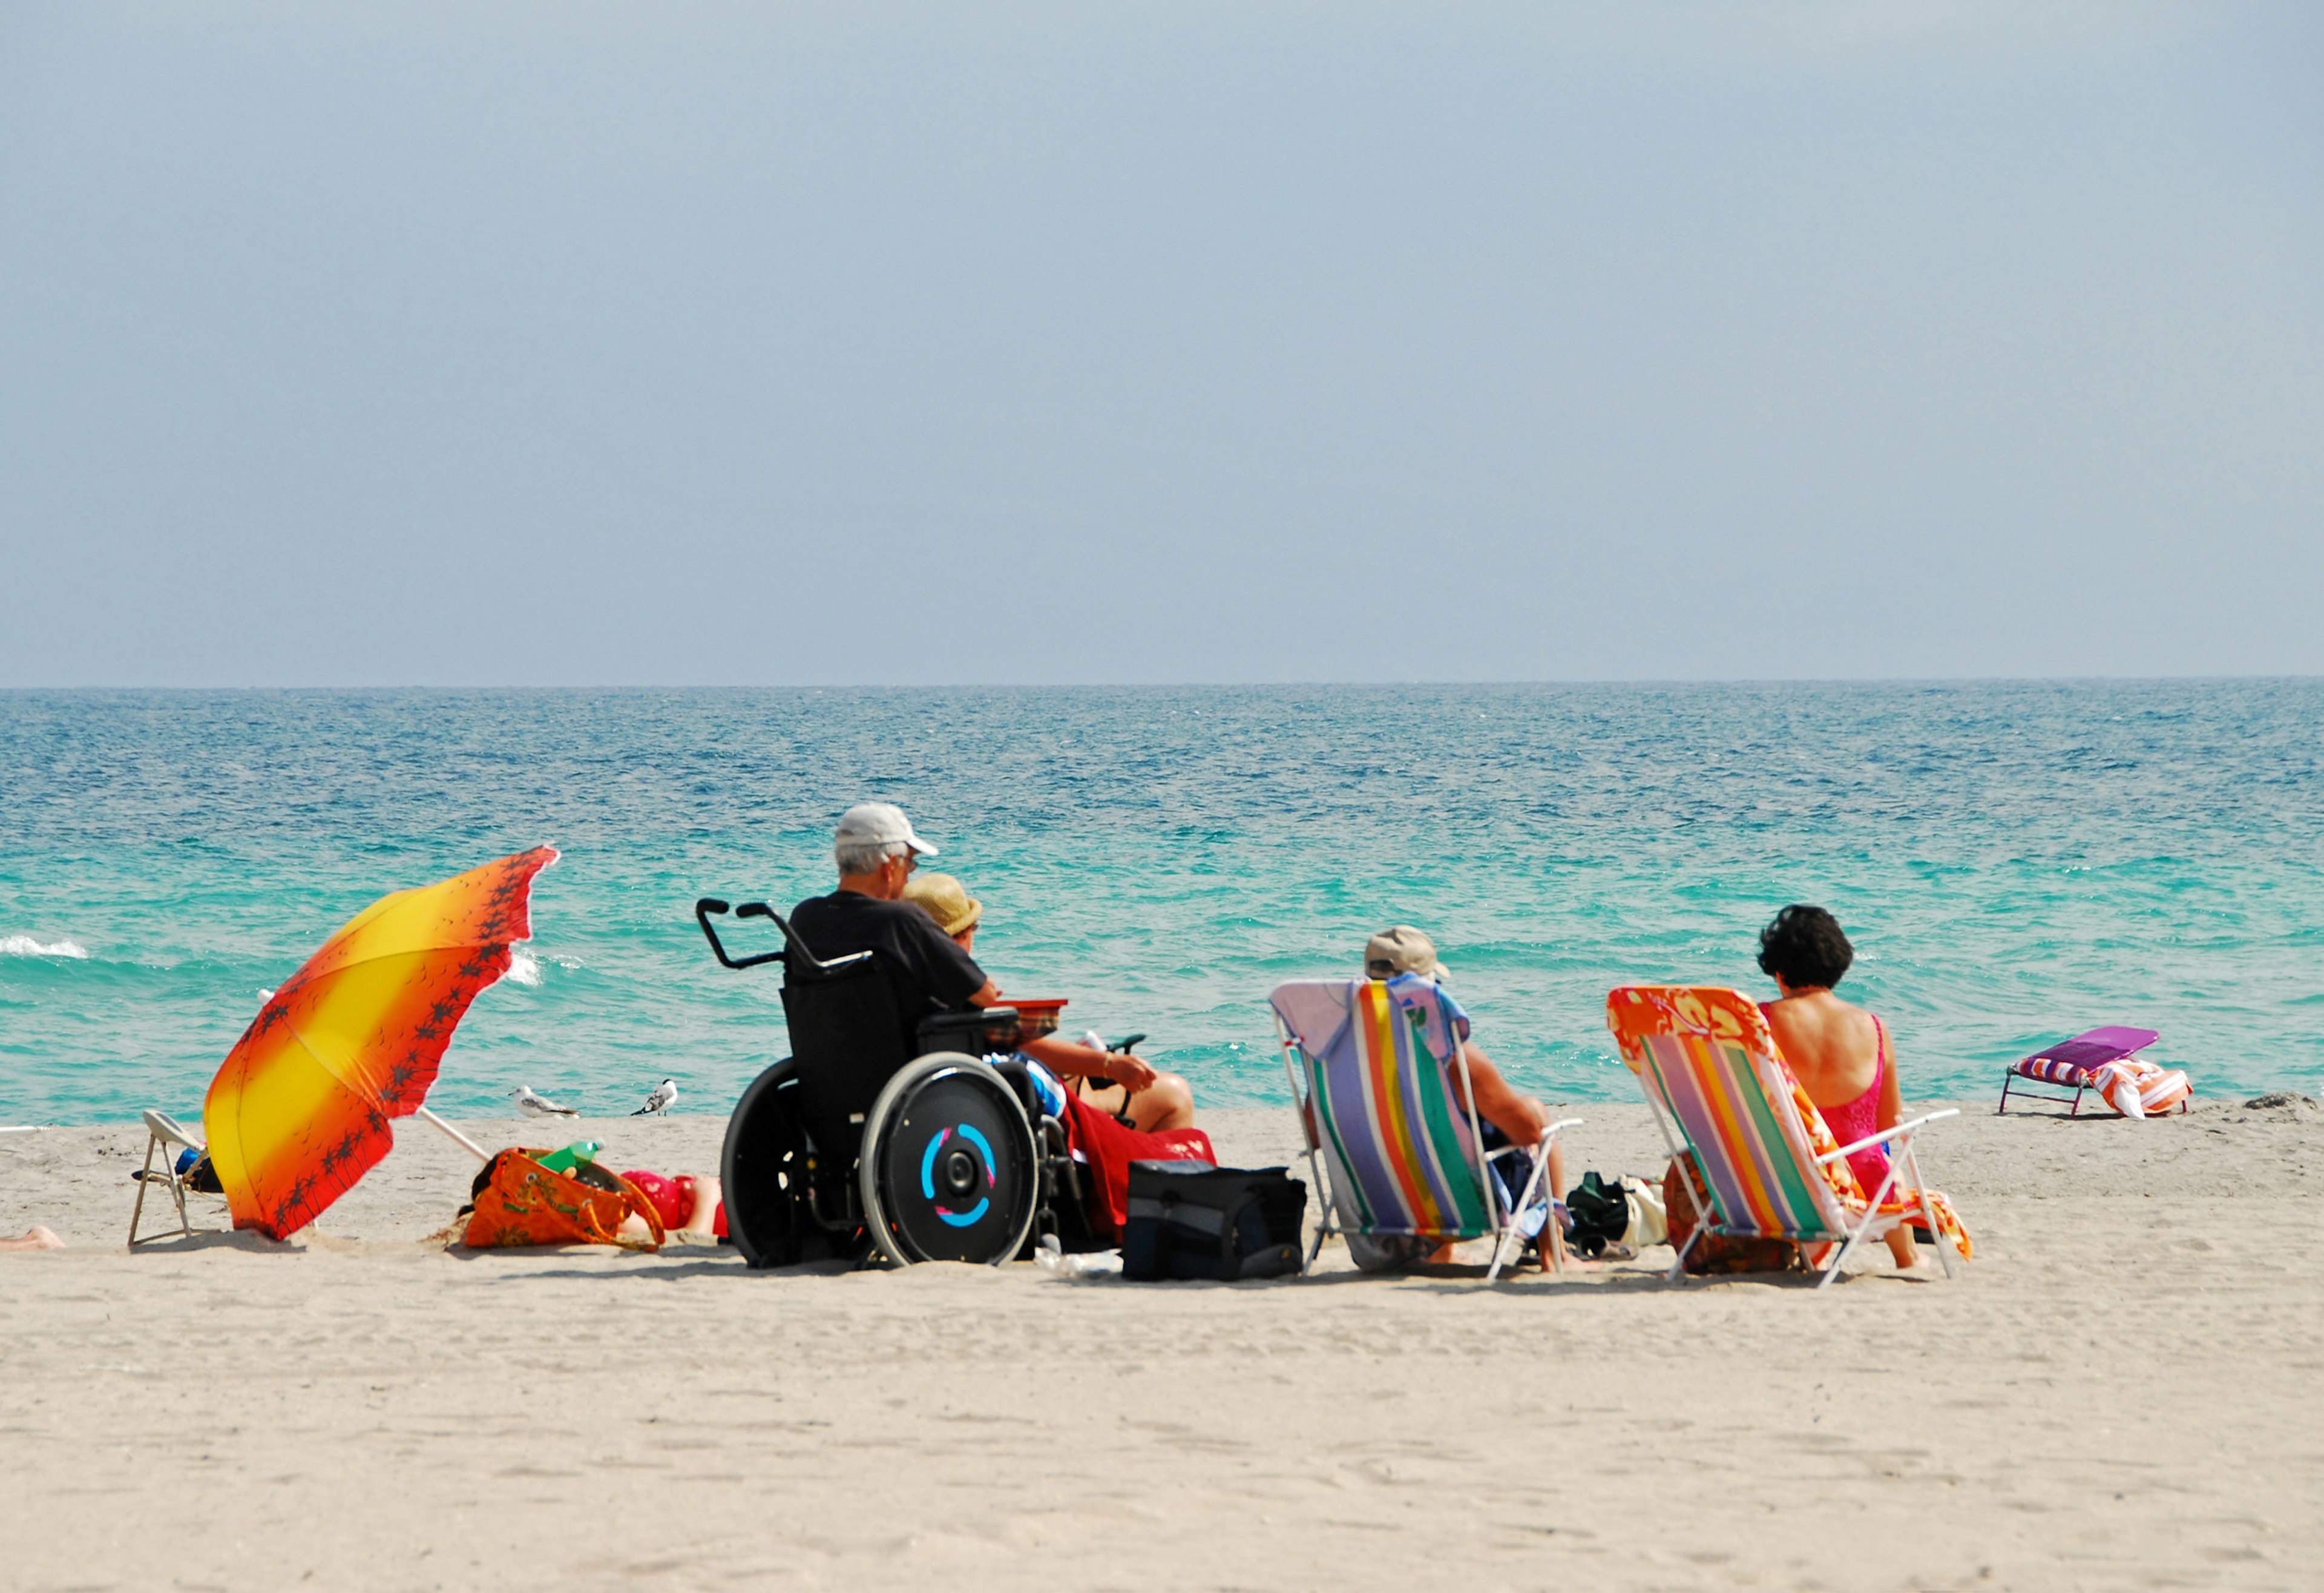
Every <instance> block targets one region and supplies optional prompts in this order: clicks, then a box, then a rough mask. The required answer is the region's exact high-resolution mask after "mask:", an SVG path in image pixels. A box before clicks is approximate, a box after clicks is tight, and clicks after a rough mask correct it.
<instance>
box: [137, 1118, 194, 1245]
mask: <svg viewBox="0 0 2324 1593" xmlns="http://www.w3.org/2000/svg"><path fill="white" fill-rule="evenodd" d="M207 1148H208V1147H207V1146H204V1145H203V1143H202V1142H201V1141H200V1140H199V1139H197V1138H196V1137H194V1136H193V1135H191V1134H189V1133H188V1132H187V1131H186V1130H185V1129H184V1128H182V1127H180V1124H179V1122H178V1119H175V1118H173V1117H171V1115H170V1114H169V1113H167V1112H157V1111H148V1112H147V1113H146V1114H145V1166H144V1170H143V1172H141V1173H139V1174H137V1204H136V1205H135V1206H134V1207H132V1208H131V1209H130V1212H129V1248H131V1249H133V1250H134V1249H135V1248H137V1247H138V1246H139V1245H141V1244H145V1245H150V1244H152V1242H153V1241H154V1240H155V1239H166V1238H171V1235H169V1234H166V1233H151V1234H147V1235H146V1236H145V1237H144V1238H142V1239H141V1238H138V1237H137V1224H138V1222H139V1220H141V1219H143V1217H144V1215H145V1192H146V1190H147V1189H148V1188H150V1187H151V1186H152V1184H153V1183H155V1182H156V1181H157V1180H158V1181H160V1182H161V1183H167V1184H168V1185H169V1186H170V1198H171V1200H172V1201H174V1202H177V1207H178V1237H180V1238H192V1237H193V1232H194V1229H193V1224H191V1223H189V1222H188V1221H187V1220H186V1181H185V1180H184V1179H183V1178H181V1177H180V1176H179V1175H178V1152H179V1151H180V1149H184V1150H191V1151H197V1152H198V1151H201V1150H204V1149H207ZM157 1150H158V1151H159V1152H161V1167H160V1169H159V1170H158V1171H157V1170H156V1169H155V1168H154V1165H153V1153H154V1152H155V1151H157Z"/></svg>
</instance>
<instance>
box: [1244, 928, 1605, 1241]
mask: <svg viewBox="0 0 2324 1593" xmlns="http://www.w3.org/2000/svg"><path fill="white" fill-rule="evenodd" d="M1268 1005H1269V1006H1270V1007H1271V1008H1273V1009H1274V1014H1275V1031H1276V1039H1277V1044H1278V1045H1280V1046H1281V1048H1282V1051H1283V1065H1284V1069H1285V1071H1286V1073H1289V1075H1290V1078H1291V1094H1292V1100H1293V1102H1294V1104H1295V1105H1296V1106H1297V1107H1298V1109H1299V1122H1300V1128H1301V1131H1302V1133H1303V1134H1304V1135H1305V1137H1306V1141H1307V1163H1308V1170H1309V1172H1310V1173H1311V1174H1313V1175H1314V1179H1315V1183H1316V1189H1317V1192H1318V1200H1319V1203H1320V1204H1321V1206H1322V1208H1323V1214H1322V1217H1321V1220H1319V1222H1318V1223H1317V1226H1316V1229H1315V1237H1314V1242H1313V1243H1312V1244H1310V1245H1309V1247H1308V1249H1307V1258H1306V1264H1307V1265H1308V1266H1314V1262H1315V1255H1316V1252H1317V1251H1319V1250H1321V1249H1322V1248H1323V1240H1324V1238H1326V1237H1327V1236H1329V1235H1332V1234H1339V1235H1342V1236H1343V1237H1344V1236H1348V1235H1357V1236H1362V1237H1367V1238H1413V1239H1419V1240H1424V1241H1426V1242H1428V1243H1430V1244H1432V1245H1439V1244H1445V1243H1449V1242H1452V1241H1454V1240H1459V1239H1472V1238H1482V1237H1484V1236H1485V1235H1488V1234H1490V1235H1493V1236H1494V1237H1495V1239H1496V1243H1495V1244H1494V1247H1493V1262H1492V1266H1490V1267H1489V1268H1488V1269H1487V1271H1486V1274H1485V1278H1486V1281H1487V1282H1488V1283H1489V1282H1491V1281H1492V1280H1493V1279H1495V1278H1497V1277H1499V1275H1500V1272H1501V1268H1502V1267H1503V1266H1505V1265H1507V1264H1508V1262H1509V1261H1511V1260H1513V1259H1515V1257H1517V1254H1518V1252H1519V1251H1520V1250H1522V1248H1523V1247H1524V1241H1525V1238H1526V1231H1525V1229H1524V1226H1523V1223H1524V1222H1525V1220H1526V1218H1525V1214H1526V1213H1527V1212H1528V1211H1534V1210H1535V1209H1536V1207H1538V1206H1539V1205H1540V1204H1541V1203H1543V1202H1548V1201H1550V1200H1552V1199H1554V1197H1555V1194H1556V1192H1555V1191H1554V1190H1544V1189H1543V1188H1542V1184H1543V1182H1544V1180H1545V1178H1546V1176H1547V1171H1548V1167H1549V1146H1550V1142H1551V1141H1552V1140H1553V1139H1554V1138H1555V1137H1557V1135H1558V1134H1559V1132H1560V1131H1562V1130H1563V1129H1566V1128H1572V1127H1574V1126H1575V1125H1576V1124H1578V1123H1579V1122H1580V1121H1581V1119H1578V1118H1572V1119H1565V1120H1564V1121H1562V1122H1559V1123H1555V1124H1553V1125H1552V1126H1551V1127H1550V1128H1549V1129H1548V1131H1547V1132H1545V1134H1544V1135H1543V1136H1542V1137H1541V1142H1540V1143H1539V1144H1538V1145H1535V1146H1504V1147H1503V1148H1502V1149H1500V1150H1496V1151H1480V1146H1481V1145H1482V1144H1483V1140H1484V1135H1483V1126H1482V1125H1481V1124H1480V1122H1479V1121H1478V1118H1477V1110H1476V1095H1475V1093H1474V1092H1473V1091H1471V1088H1470V1086H1469V1076H1468V1074H1469V1067H1468V1061H1467V1059H1466V1057H1465V1056H1464V1055H1463V1054H1462V1050H1461V1042H1462V1040H1463V1039H1465V1038H1466V1037H1467V1036H1468V1033H1469V1017H1468V1014H1466V1013H1464V1012H1462V1010H1461V1008H1460V1007H1459V1005H1458V1004H1457V1003H1455V1002H1454V1001H1453V999H1452V997H1450V996H1448V995H1447V994H1445V993H1444V992H1443V990H1439V989H1438V988H1437V987H1436V986H1435V985H1434V984H1433V983H1431V982H1430V981H1427V980H1425V979H1421V978H1418V977H1416V976H1415V975H1412V974H1400V975H1398V976H1397V978H1395V979H1392V980H1388V981H1379V980H1363V979H1345V980H1304V981H1296V982H1295V983H1291V984H1285V985H1278V986H1277V987H1276V990H1275V992H1274V993H1273V994H1272V995H1271V996H1269V997H1268ZM1448 1067H1449V1068H1454V1069H1457V1070H1458V1071H1459V1073H1460V1075H1461V1084H1462V1088H1461V1093H1462V1095H1463V1096H1465V1097H1467V1099H1468V1101H1469V1105H1468V1106H1467V1108H1466V1109H1465V1110H1464V1109H1463V1108H1462V1107H1461V1106H1460V1105H1459V1104H1458V1103H1457V1102H1456V1101H1455V1100H1454V1098H1453V1095H1452V1090H1451V1089H1450V1087H1449V1086H1448V1084H1447V1082H1446V1074H1445V1070H1446V1069H1447V1068H1448ZM1520 1149H1529V1150H1531V1151H1532V1153H1533V1174H1532V1176H1531V1177H1530V1178H1528V1179H1527V1180H1526V1183H1525V1185H1524V1187H1523V1189H1522V1191H1521V1192H1519V1193H1518V1194H1517V1195H1516V1196H1515V1197H1514V1198H1512V1199H1506V1200H1505V1199H1503V1198H1502V1192H1501V1190H1500V1188H1499V1183H1498V1182H1497V1180H1496V1179H1495V1178H1494V1176H1493V1167H1492V1164H1493V1163H1494V1162H1496V1161H1498V1160H1499V1159H1500V1158H1502V1157H1504V1156H1509V1155H1511V1154H1512V1153H1513V1152H1515V1151H1517V1150H1520ZM1543 1220H1544V1222H1545V1226H1546V1227H1547V1228H1548V1229H1549V1230H1550V1231H1549V1232H1548V1234H1547V1235H1546V1236H1545V1238H1546V1241H1547V1244H1548V1252H1547V1253H1548V1255H1549V1257H1550V1264H1551V1266H1560V1267H1562V1266H1563V1244H1562V1236H1560V1235H1559V1234H1557V1232H1556V1231H1555V1229H1556V1223H1555V1220H1554V1217H1551V1216H1549V1215H1548V1214H1547V1213H1546V1212H1544V1213H1543Z"/></svg>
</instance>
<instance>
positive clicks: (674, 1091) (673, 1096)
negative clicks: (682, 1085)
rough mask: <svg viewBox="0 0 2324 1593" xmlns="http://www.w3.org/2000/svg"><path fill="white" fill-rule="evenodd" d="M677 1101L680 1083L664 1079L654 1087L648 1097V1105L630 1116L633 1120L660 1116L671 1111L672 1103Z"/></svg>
mask: <svg viewBox="0 0 2324 1593" xmlns="http://www.w3.org/2000/svg"><path fill="white" fill-rule="evenodd" d="M676 1100H678V1081H677V1080H676V1079H664V1080H663V1081H662V1082H660V1083H659V1084H656V1085H655V1086H654V1091H653V1093H652V1094H651V1095H649V1096H647V1097H646V1103H645V1104H644V1105H643V1106H641V1107H640V1108H638V1110H635V1111H633V1112H632V1113H631V1114H630V1116H632V1117H633V1118H648V1117H656V1116H659V1114H661V1113H663V1112H666V1111H668V1110H669V1109H670V1105H671V1103H672V1102H674V1101H676Z"/></svg>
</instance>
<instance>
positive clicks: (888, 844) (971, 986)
mask: <svg viewBox="0 0 2324 1593" xmlns="http://www.w3.org/2000/svg"><path fill="white" fill-rule="evenodd" d="M833 852H834V853H835V856H836V858H837V860H838V863H839V889H837V890H835V891H833V892H832V893H831V894H830V895H829V896H816V897H809V898H807V900H805V901H803V902H801V903H799V905H798V907H793V908H792V909H791V927H792V928H793V929H795V930H797V931H798V935H799V938H800V939H802V940H804V941H806V942H807V945H808V947H809V948H810V949H811V950H812V951H813V952H814V953H815V954H816V956H818V957H821V958H823V959H825V961H828V960H830V959H831V958H834V957H844V956H847V955H850V954H851V953H855V952H877V953H880V960H881V962H882V963H883V964H884V965H885V966H886V968H887V970H888V972H889V976H890V979H892V980H893V981H895V983H896V988H897V990H899V993H900V994H901V995H902V996H903V998H904V999H905V1000H906V1001H907V1002H908V1003H909V1004H910V1006H911V1008H912V1009H913V1010H914V1011H915V1012H917V1013H919V1014H921V1015H922V1016H925V1015H927V1014H928V1013H932V1012H964V1011H966V1010H967V1009H968V1008H972V1007H991V1006H997V1005H998V1004H999V1002H1000V999H1001V992H1000V991H999V990H995V989H994V988H993V985H992V981H991V980H990V979H987V978H986V977H985V974H984V970H983V969H982V968H979V967H978V966H977V965H976V959H974V958H973V957H971V956H970V955H969V954H968V953H966V952H965V951H963V950H962V949H961V948H960V947H959V946H957V945H955V944H954V943H953V940H952V937H951V936H950V935H945V933H944V931H942V930H940V929H938V928H937V927H936V921H935V920H934V919H932V918H930V917H929V916H927V914H926V913H924V912H922V911H921V910H920V909H919V908H918V907H915V906H914V905H913V904H911V903H910V902H908V901H905V900H904V899H903V895H904V885H905V882H906V881H907V880H908V879H911V877H912V870H913V869H914V868H915V867H916V866H917V865H918V862H919V860H920V859H921V858H923V857H934V856H936V848H935V847H933V846H931V845H929V844H928V843H927V842H926V841H923V840H921V839H920V837H919V836H918V834H917V833H914V832H913V829H912V821H911V820H909V819H908V818H906V817H905V816H904V810H903V809H902V808H900V807H898V806H895V805H894V804H892V803H887V802H864V803H859V804H858V805H857V806H853V807H851V808H849V809H848V810H847V812H846V813H845V814H844V815H843V816H842V817H841V819H840V821H839V833H838V834H837V836H836V837H835V840H834V845H833Z"/></svg>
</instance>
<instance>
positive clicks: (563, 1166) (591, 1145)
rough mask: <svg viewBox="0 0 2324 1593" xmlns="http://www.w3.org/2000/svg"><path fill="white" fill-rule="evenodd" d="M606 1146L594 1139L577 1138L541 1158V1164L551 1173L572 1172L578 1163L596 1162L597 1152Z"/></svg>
mask: <svg viewBox="0 0 2324 1593" xmlns="http://www.w3.org/2000/svg"><path fill="white" fill-rule="evenodd" d="M604 1148H605V1147H604V1146H602V1145H600V1144H598V1143H597V1141H595V1140H594V1139H576V1140H575V1141H574V1142H573V1143H572V1144H571V1145H568V1146H566V1147H565V1148H564V1149H563V1150H559V1151H551V1152H550V1153H549V1155H547V1156H543V1157H541V1158H540V1165H542V1166H544V1167H546V1168H548V1169H549V1171H550V1172H551V1173H570V1172H572V1171H573V1168H574V1165H575V1164H576V1163H579V1162H594V1161H595V1160H596V1159H597V1153H598V1152H599V1151H601V1150H603V1149H604Z"/></svg>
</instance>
